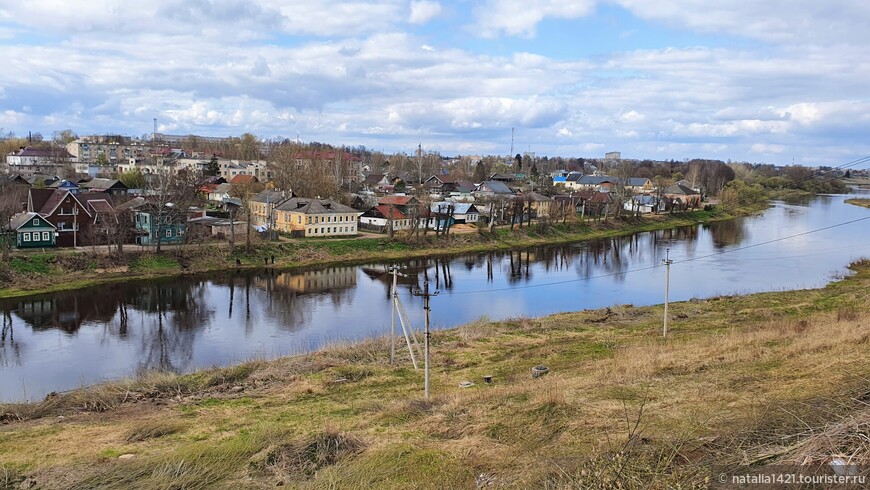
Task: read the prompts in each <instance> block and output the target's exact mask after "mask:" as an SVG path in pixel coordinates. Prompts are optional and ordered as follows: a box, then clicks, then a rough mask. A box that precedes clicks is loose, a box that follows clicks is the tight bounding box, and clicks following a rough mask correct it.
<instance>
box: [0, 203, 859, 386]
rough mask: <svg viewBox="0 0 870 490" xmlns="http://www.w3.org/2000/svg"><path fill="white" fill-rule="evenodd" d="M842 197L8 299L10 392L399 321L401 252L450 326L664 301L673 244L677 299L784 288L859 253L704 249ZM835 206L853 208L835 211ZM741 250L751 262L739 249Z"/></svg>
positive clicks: (854, 240)
mask: <svg viewBox="0 0 870 490" xmlns="http://www.w3.org/2000/svg"><path fill="white" fill-rule="evenodd" d="M838 202H840V203H841V200H840V201H837V200H835V199H832V198H822V199H816V200H813V201H810V202H808V206H807V205H803V206H799V205H794V204H782V205H779V206H778V207H777V208H775V209H773V210H771V211H769V212H767V213H765V214H764V215H763V216H758V217H752V218H746V219H738V220H732V221H725V222H719V223H713V224H709V225H704V226H687V227H681V228H676V229H672V230H662V231H656V232H650V233H639V234H637V235H633V236H626V237H617V238H608V239H601V240H592V241H588V242H583V243H574V244H566V245H559V246H544V247H529V248H526V249H522V250H512V251H502V252H487V253H479V254H469V255H463V256H458V257H439V258H433V259H415V260H409V261H401V262H394V263H381V264H370V265H366V266H361V267H355V266H354V267H349V266H343V267H325V268H318V269H310V270H300V271H293V272H281V271H276V270H273V269H268V268H267V269H262V270H257V271H233V272H228V273H222V274H216V275H209V276H202V277H188V278H180V279H178V278H176V279H172V280H161V281H150V282H135V283H130V284H117V285H112V286H110V287H99V288H91V289H85V290H80V291H71V292H63V293H57V294H49V295H40V296H33V297H27V298H20V299H11V300H3V301H0V313H2V315H3V323H2V330H0V400H11V399H21V398H22V397H34V396H35V397H39V396H41V395H43V394H45V393H47V392H48V391H53V390H60V389H67V388H71V387H75V386H78V385H81V384H89V383H91V382H95V381H99V380H101V379H107V378H113V377H118V376H124V375H130V374H132V373H134V372H135V371H137V370H141V369H160V370H170V371H188V370H191V369H195V368H198V367H208V366H211V365H221V364H228V363H232V362H238V361H241V360H245V359H247V358H249V357H251V356H275V355H280V354H284V353H290V352H298V351H305V350H310V349H315V348H318V347H320V346H322V345H323V344H324V343H325V342H330V341H335V340H341V339H354V338H361V337H364V336H368V335H377V334H382V333H383V332H385V330H384V329H385V328H388V325H389V321H390V320H389V318H390V317H389V311H390V310H389V308H390V307H389V292H390V287H391V284H392V280H393V279H392V274H391V272H390V268H391V267H392V266H397V267H398V268H399V270H400V272H401V273H400V274H399V275H398V277H397V283H398V286H399V291H400V297H401V298H402V301H403V302H404V303H405V306H406V309H407V310H408V313H409V315H411V317H412V318H411V319H412V323H414V324H415V325H420V323H421V320H422V319H421V316H422V311H421V308H420V307H421V302H420V301H421V300H420V298H418V297H415V296H413V295H412V294H411V291H413V290H414V289H415V288H419V287H421V286H422V285H423V283H424V282H426V281H428V282H429V284H430V287H432V288H433V289H437V290H440V291H441V292H442V294H441V295H440V296H438V298H437V299H436V300H434V301H433V306H434V307H433V311H432V320H433V325H435V326H436V327H440V326H452V325H456V324H458V323H462V322H466V321H471V320H474V319H476V318H478V317H480V316H481V315H488V316H490V317H492V318H503V317H506V316H513V315H542V314H546V313H552V312H556V311H569V310H576V309H578V308H589V307H600V306H604V305H610V304H613V303H629V302H630V303H634V304H651V303H658V302H660V301H661V294H660V293H661V281H662V277H661V274H660V271H659V270H658V269H655V266H657V265H659V264H660V263H661V259H662V258H663V257H664V250H665V249H670V250H671V256H672V257H676V258H678V259H679V260H681V261H682V262H683V263H682V265H681V266H680V267H679V268H675V269H674V270H673V271H672V274H673V275H672V283H671V286H672V299H675V300H676V299H679V298H681V297H682V298H683V299H687V298H689V297H692V296H704V295H713V294H720V293H724V292H729V288H738V287H739V288H743V290H748V289H753V288H755V289H768V290H769V289H782V288H786V287H795V286H794V285H795V284H797V283H799V282H800V281H804V282H803V283H801V285H802V286H804V287H807V286H808V284H806V281H819V280H822V281H824V280H825V279H827V277H828V274H829V272H830V271H831V270H832V269H834V268H838V267H842V266H843V265H845V264H846V263H848V261H849V257H845V256H840V257H836V256H830V254H828V256H820V257H819V259H821V258H824V260H815V259H813V263H812V264H811V265H812V267H801V268H796V267H790V268H785V269H784V268H781V265H782V263H781V262H777V261H776V260H765V261H763V262H762V261H759V260H760V259H758V258H752V257H751V256H750V255H749V253H748V252H746V253H744V252H741V253H742V254H744V255H739V254H729V255H728V257H729V258H730V259H729V260H722V259H718V258H717V259H704V260H702V261H695V262H691V259H692V258H694V257H707V256H710V255H711V254H712V255H715V254H716V253H717V252H719V253H721V252H723V251H734V250H735V249H737V250H739V249H741V248H745V245H747V244H751V243H753V240H754V241H756V242H763V241H767V240H770V239H771V238H775V237H781V236H784V235H788V234H790V233H792V234H793V233H795V232H801V231H805V230H807V229H810V228H813V227H815V228H821V227H824V226H827V225H829V224H831V222H832V220H840V221H845V220H847V219H849V218H850V216H849V213H852V214H857V213H866V210H864V209H862V208H854V209H851V208H850V207H847V206H846V205H843V204H837V203H838ZM832 203H833V204H832ZM832 210H835V211H836V213H840V214H843V216H842V217H841V216H839V215H833V216H832V214H831V213H832V212H834V211H832ZM867 228H870V227H864V228H862V231H861V232H856V231H855V230H840V229H838V230H835V231H832V232H831V235H830V236H829V235H812V238H813V239H815V240H821V241H823V242H822V244H821V245H814V244H813V243H811V242H804V241H797V240H795V241H791V242H787V243H786V242H783V247H784V246H785V245H788V246H789V247H790V249H791V250H790V251H789V253H790V254H792V255H799V254H800V253H805V252H799V251H801V250H814V248H818V249H822V250H824V249H825V248H827V249H830V247H831V244H830V243H827V244H826V243H824V240H827V241H828V242H832V243H835V244H836V245H838V246H847V245H849V244H853V247H852V248H853V252H854V253H857V254H859V255H860V254H861V253H862V251H864V252H865V254H867V253H870V250H867V243H868V240H867V238H868V234H870V233H868V230H867ZM834 233H836V235H834ZM807 239H808V238H807ZM766 253H767V255H768V256H769V255H770V250H768V251H767V252H766ZM740 258H743V259H744V260H745V264H748V265H744V263H742V262H740V261H739V260H734V259H740ZM711 260H714V261H713V262H711ZM810 269H813V270H810ZM816 269H817V270H816ZM629 271H634V272H633V273H632V274H627V272H629ZM638 271H644V272H638ZM807 277H811V279H806V278H807ZM589 278H594V279H596V280H595V281H589V280H586V279H589ZM699 278H700V280H699ZM551 283H553V284H554V285H553V286H548V287H539V286H545V285H547V284H551ZM527 286H534V287H533V288H529V287H527ZM490 292H492V294H489V293H490ZM24 385H26V386H27V387H28V388H27V392H26V394H25V393H23V391H24V390H22V388H21V387H22V386H24Z"/></svg>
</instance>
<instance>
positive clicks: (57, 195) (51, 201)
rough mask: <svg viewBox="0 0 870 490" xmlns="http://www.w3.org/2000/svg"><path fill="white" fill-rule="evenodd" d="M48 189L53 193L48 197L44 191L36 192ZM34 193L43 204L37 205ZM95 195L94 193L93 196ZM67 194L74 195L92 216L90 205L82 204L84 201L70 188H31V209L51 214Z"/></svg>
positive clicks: (41, 213) (43, 213)
mask: <svg viewBox="0 0 870 490" xmlns="http://www.w3.org/2000/svg"><path fill="white" fill-rule="evenodd" d="M46 190H47V191H49V192H50V193H51V194H48V196H47V197H45V196H44V193H42V192H36V191H46ZM34 194H36V197H37V198H39V200H40V201H41V202H42V205H41V206H39V207H37V205H36V204H37V201H36V200H35V199H34ZM93 195H94V194H92V196H93ZM67 196H69V197H72V198H73V199H74V200H75V201H76V202H77V203H78V204H79V206H81V207H82V209H84V211H85V213H86V214H87V215H88V216H89V217H90V216H91V211H90V210H89V209H88V206H85V205H84V204H82V201H81V200H79V198H78V195H77V194H73V193H72V192H70V191H69V190H68V189H30V201H29V204H32V207H30V210H31V212H33V211H35V212H37V213H39V214H40V215H42V216H51V215H52V214H54V212H55V211H56V210H57V208H58V206H60V203H62V202H63V201H64V199H66V197H67ZM97 198H98V199H99V197H97Z"/></svg>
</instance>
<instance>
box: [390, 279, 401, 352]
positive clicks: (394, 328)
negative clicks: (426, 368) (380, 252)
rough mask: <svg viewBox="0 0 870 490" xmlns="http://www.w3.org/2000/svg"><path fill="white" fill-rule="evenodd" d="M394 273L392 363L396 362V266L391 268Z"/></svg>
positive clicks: (391, 313) (392, 290)
mask: <svg viewBox="0 0 870 490" xmlns="http://www.w3.org/2000/svg"><path fill="white" fill-rule="evenodd" d="M390 272H392V273H393V286H392V287H391V288H390V302H391V308H390V364H394V363H395V362H396V294H397V293H396V276H397V275H398V272H399V271H398V270H397V269H396V268H395V267H391V268H390Z"/></svg>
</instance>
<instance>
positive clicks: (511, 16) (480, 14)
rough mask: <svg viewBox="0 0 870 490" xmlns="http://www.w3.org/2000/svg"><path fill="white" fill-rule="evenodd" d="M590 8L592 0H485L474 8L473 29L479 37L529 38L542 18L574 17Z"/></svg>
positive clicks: (587, 11) (583, 14)
mask: <svg viewBox="0 0 870 490" xmlns="http://www.w3.org/2000/svg"><path fill="white" fill-rule="evenodd" d="M594 7H595V1H594V0H487V1H486V2H485V3H483V4H482V5H479V6H476V7H475V8H474V17H475V24H474V26H473V31H474V32H475V33H477V34H478V35H481V36H483V37H496V36H498V35H500V34H502V33H503V34H506V35H508V36H525V37H530V36H533V35H535V27H536V26H537V24H538V22H540V21H541V20H543V19H544V18H546V17H553V18H559V19H576V18H579V17H583V16H586V15H588V14H589V13H591V12H592V10H593V8H594Z"/></svg>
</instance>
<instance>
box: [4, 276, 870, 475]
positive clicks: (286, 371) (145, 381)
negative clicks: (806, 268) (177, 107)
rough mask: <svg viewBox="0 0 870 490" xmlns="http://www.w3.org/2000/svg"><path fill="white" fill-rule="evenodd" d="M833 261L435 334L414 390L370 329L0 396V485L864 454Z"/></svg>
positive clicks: (626, 469) (850, 292)
mask: <svg viewBox="0 0 870 490" xmlns="http://www.w3.org/2000/svg"><path fill="white" fill-rule="evenodd" d="M853 270H854V271H855V274H854V275H852V276H850V277H847V278H845V279H843V280H840V281H838V282H835V283H832V284H831V285H829V286H827V287H825V288H822V289H816V290H804V291H792V292H774V293H763V294H754V295H747V296H729V297H718V298H713V299H709V300H694V301H688V302H683V303H674V304H672V305H671V309H670V313H671V315H672V319H671V322H670V325H669V326H670V329H671V335H670V336H669V337H668V338H667V339H663V338H661V318H662V307H660V306H658V307H644V308H635V307H632V306H630V305H621V306H613V307H611V308H607V309H603V310H594V311H582V312H576V313H567V314H558V315H552V316H548V317H544V318H537V319H532V318H518V319H513V320H509V321H503V322H490V321H487V320H486V319H481V320H479V321H477V322H475V323H472V324H469V325H465V326H462V327H459V328H456V329H452V330H445V331H438V332H435V333H434V334H433V337H432V343H433V345H432V351H433V361H432V362H433V371H432V380H433V386H432V392H433V397H432V399H431V400H429V401H426V400H424V399H423V397H422V393H423V386H422V380H423V374H422V372H421V371H415V370H414V369H413V368H412V367H411V365H410V359H409V358H408V353H407V350H405V351H404V352H402V355H401V356H400V359H399V360H398V363H397V364H396V365H390V364H389V341H388V340H387V339H374V340H370V341H366V342H362V343H359V344H354V345H335V346H332V347H330V348H328V349H325V350H323V351H321V352H317V353H313V354H308V355H303V356H295V357H287V358H282V359H278V360H274V361H253V362H249V363H246V364H243V365H239V366H234V367H230V368H224V369H214V370H209V371H203V372H198V373H194V374H190V375H184V376H176V375H172V374H159V373H153V374H149V375H144V376H143V377H141V378H139V379H136V380H131V381H125V382H118V383H112V384H107V385H102V386H99V387H95V388H91V389H88V390H82V391H77V392H72V393H69V394H63V395H58V396H51V397H49V398H47V399H46V400H45V401H43V402H41V403H37V404H11V405H0V420H2V422H3V425H0V488H3V487H4V485H5V486H7V487H11V488H16V487H21V488H30V486H31V485H32V486H37V487H44V488H131V487H132V488H212V487H236V488H238V487H242V488H267V487H275V486H278V485H282V486H286V487H289V488H410V487H413V488H474V487H475V486H477V487H487V486H489V487H499V488H554V489H556V488H584V487H588V486H608V485H609V486H614V487H616V486H618V487H620V488H649V487H657V488H673V487H675V486H681V487H688V488H691V487H701V488H705V487H707V486H708V485H709V484H710V483H711V480H710V478H711V476H714V477H715V475H716V473H717V472H718V471H721V470H720V469H719V468H720V467H723V466H724V467H727V468H735V467H750V468H759V467H763V466H765V465H769V464H785V463H817V464H822V463H826V462H827V461H828V460H829V458H830V457H831V456H832V455H847V456H852V457H854V458H856V460H857V461H862V462H863V463H864V464H865V465H867V464H870V442H868V441H870V408H868V407H870V405H868V403H870V381H868V380H870V363H868V362H867V355H868V354H867V353H868V352H870V314H868V312H870V294H868V292H870V261H866V260H865V261H863V262H861V263H858V264H855V265H854V266H853ZM538 364H543V365H546V366H547V367H549V369H550V371H549V373H548V374H546V375H545V376H543V377H540V378H537V379H533V378H532V377H531V375H530V369H531V368H532V367H533V366H535V365H538ZM485 375H492V376H493V379H494V382H493V383H492V384H491V385H488V384H485V383H484V382H483V381H482V380H483V376H485ZM463 381H471V382H473V383H475V384H474V386H471V387H467V388H460V387H459V385H460V383H461V382H463ZM866 468H867V466H865V469H866ZM714 481H715V480H714Z"/></svg>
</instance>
